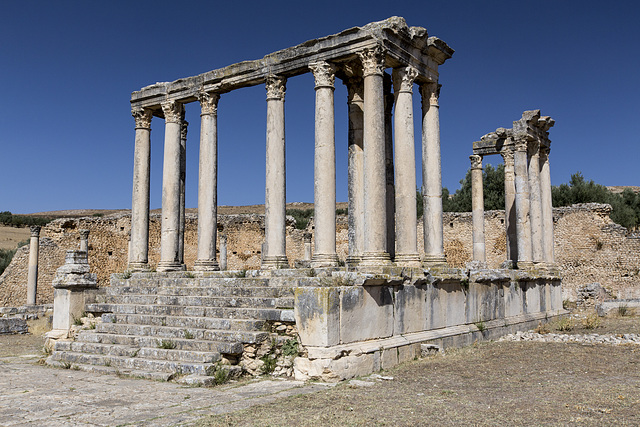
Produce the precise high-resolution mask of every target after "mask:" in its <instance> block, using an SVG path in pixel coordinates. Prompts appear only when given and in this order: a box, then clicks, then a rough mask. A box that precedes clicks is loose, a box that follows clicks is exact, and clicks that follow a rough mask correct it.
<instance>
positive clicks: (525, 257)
mask: <svg viewBox="0 0 640 427" xmlns="http://www.w3.org/2000/svg"><path fill="white" fill-rule="evenodd" d="M513 161H514V172H515V182H516V234H517V239H518V268H520V269H522V268H530V267H531V266H532V265H533V261H532V257H531V222H530V219H529V205H530V203H529V201H530V198H529V174H528V171H527V163H528V162H527V142H526V141H516V149H515V152H514V158H513Z"/></svg>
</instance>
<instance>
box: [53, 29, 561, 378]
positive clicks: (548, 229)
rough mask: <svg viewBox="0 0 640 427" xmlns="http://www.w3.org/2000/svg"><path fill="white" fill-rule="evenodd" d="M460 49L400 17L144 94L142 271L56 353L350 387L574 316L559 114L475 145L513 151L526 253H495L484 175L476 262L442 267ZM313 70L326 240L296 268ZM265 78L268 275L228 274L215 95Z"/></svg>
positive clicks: (111, 363) (200, 374)
mask: <svg viewBox="0 0 640 427" xmlns="http://www.w3.org/2000/svg"><path fill="white" fill-rule="evenodd" d="M452 54H453V50H452V49H451V48H449V47H448V46H447V45H446V44H445V43H444V42H443V41H441V40H439V39H438V38H436V37H430V36H428V34H427V31H426V30H425V29H424V28H421V27H408V26H407V25H406V23H405V21H404V19H402V18H397V17H394V18H389V19H387V20H385V21H381V22H375V23H371V24H368V25H366V26H364V27H356V28H352V29H349V30H345V31H343V32H341V33H339V34H336V35H331V36H327V37H323V38H320V39H316V40H312V41H308V42H305V43H302V44H300V45H298V46H295V47H292V48H289V49H285V50H282V51H278V52H275V53H272V54H269V55H267V56H265V57H264V58H263V59H260V60H256V61H248V62H242V63H238V64H234V65H230V66H228V67H225V68H221V69H217V70H213V71H210V72H207V73H204V74H200V75H197V76H193V77H187V78H184V79H180V80H176V81H174V82H170V83H156V84H154V85H151V86H147V87H145V88H142V89H141V90H140V91H137V92H134V93H133V95H132V99H131V105H132V112H133V116H134V118H135V126H136V128H135V161H134V174H133V176H134V185H133V201H132V206H133V208H132V229H131V242H130V253H129V271H128V272H126V273H125V274H122V275H114V276H113V278H112V281H111V286H110V287H108V288H107V289H106V292H105V294H104V295H103V296H102V297H101V302H98V303H93V304H88V305H87V306H86V311H87V312H90V313H94V314H96V315H98V314H100V315H101V316H102V320H103V321H102V323H100V324H99V325H98V326H97V327H96V329H95V330H87V331H83V332H82V333H80V335H79V336H78V339H77V340H75V341H73V342H58V343H56V347H55V350H56V351H55V352H54V354H53V355H52V356H51V358H50V359H49V363H50V364H58V365H59V364H66V365H76V366H77V367H78V368H80V369H88V370H100V371H108V372H109V371H113V370H116V369H117V370H118V372H120V373H121V374H123V373H129V374H131V375H142V376H147V377H154V378H157V377H161V378H164V379H168V378H177V377H176V375H177V376H181V375H187V378H190V379H189V380H188V381H200V380H201V379H202V378H206V377H207V376H211V375H213V374H214V373H216V372H218V371H219V370H220V369H228V370H230V371H232V370H234V369H236V370H238V369H239V367H241V368H242V369H244V370H245V371H248V372H250V373H256V372H260V371H262V372H271V371H272V370H273V368H274V366H273V365H272V364H271V363H270V360H272V359H273V360H277V363H275V371H273V372H275V373H279V374H289V375H290V374H295V376H296V378H299V379H308V378H318V379H323V380H337V379H342V378H349V377H352V376H356V375H362V374H366V373H370V372H373V371H375V370H379V369H383V368H389V367H391V366H393V365H395V364H397V363H400V362H402V361H405V360H410V359H413V358H414V357H415V356H419V355H420V354H421V352H423V351H428V350H429V349H432V348H435V347H443V346H452V345H455V346H459V345H464V344H467V343H471V342H473V341H474V340H477V339H486V338H492V337H497V336H499V335H501V334H503V333H507V332H512V331H514V330H517V329H523V328H528V327H530V326H532V325H535V324H537V322H538V321H540V320H541V319H547V318H549V317H553V316H556V315H558V314H561V313H562V312H563V310H562V297H561V292H560V277H559V276H558V274H557V272H556V271H555V270H554V268H553V255H552V253H551V255H549V254H548V253H547V252H545V250H546V249H547V247H548V246H549V242H552V239H553V232H552V220H551V217H550V209H549V208H550V202H549V201H548V200H547V197H548V194H547V193H548V183H549V181H548V179H549V178H548V176H549V174H548V163H546V161H542V162H540V160H539V158H538V153H539V152H543V153H547V151H545V150H546V149H547V148H548V145H549V144H548V138H547V133H546V132H547V130H548V128H549V127H550V126H551V125H552V124H553V122H552V121H551V120H550V119H548V118H544V117H540V116H539V113H537V112H526V113H525V115H524V116H523V119H522V120H521V121H518V122H516V123H515V124H514V128H513V130H510V131H506V130H504V131H502V130H498V131H497V132H496V133H495V137H494V136H490V137H485V138H483V140H482V141H481V142H480V143H476V144H475V145H474V155H477V156H482V155H486V154H493V153H502V154H503V155H505V159H506V156H508V155H509V154H508V153H511V155H512V156H514V157H515V189H513V185H514V184H513V181H514V178H507V180H508V179H511V181H508V182H506V183H505V185H506V186H507V190H508V191H511V193H510V194H512V195H514V197H515V202H513V197H512V198H511V199H510V200H511V203H512V204H515V213H514V214H513V215H514V217H513V218H517V223H516V220H515V219H513V218H511V216H510V220H509V221H508V223H507V233H508V234H509V233H511V234H513V233H514V231H513V230H514V229H515V230H516V231H515V233H516V234H517V239H516V238H515V237H514V238H513V239H512V238H511V237H510V240H509V241H510V242H513V243H512V244H511V243H510V248H511V249H510V252H509V260H510V261H515V262H506V263H505V264H504V267H505V268H503V269H498V270H488V269H486V267H485V265H484V264H483V261H484V255H483V253H484V249H483V245H484V243H483V235H482V209H481V206H482V203H481V202H482V193H481V191H480V193H478V182H476V181H477V179H478V178H477V175H478V174H477V171H478V170H477V169H475V170H474V189H475V193H474V194H475V196H474V215H476V214H478V215H479V217H478V218H476V219H475V220H474V259H475V260H476V261H477V262H476V263H472V264H470V265H469V266H468V268H464V269H460V268H449V267H448V266H447V265H446V259H445V256H444V248H443V224H442V198H441V190H442V185H441V162H440V130H439V116H438V97H439V92H440V86H439V83H438V76H439V66H440V65H442V64H444V62H445V61H446V60H447V59H449V58H450V57H451V56H452ZM303 73H312V74H313V76H314V78H315V87H314V90H315V95H316V98H315V99H316V110H315V157H314V165H315V167H314V173H315V179H314V182H315V184H314V209H315V213H314V226H315V227H314V230H313V233H314V234H313V242H314V247H313V250H312V251H311V250H309V251H308V252H309V253H308V254H306V255H305V259H308V258H310V260H309V261H310V264H308V265H310V268H298V269H293V268H290V265H289V260H288V259H287V256H286V251H285V249H286V248H285V242H286V239H285V199H286V198H285V196H286V194H285V171H286V161H285V135H284V123H285V117H284V99H285V87H286V82H287V79H290V78H294V77H295V76H298V75H300V74H303ZM336 77H337V78H338V79H340V80H342V82H343V83H344V84H345V85H346V86H347V89H348V107H349V108H348V114H349V137H348V143H349V146H348V153H349V154H348V186H349V188H348V190H349V191H348V206H349V209H348V215H349V233H348V234H349V254H348V258H347V259H346V260H344V261H346V264H347V265H346V267H341V266H340V265H341V261H342V260H339V259H338V256H337V253H336V216H335V207H336V206H335V204H336V195H335V194H336V193H335V187H336V178H335V176H336V162H335V152H336V147H335V130H334V129H335V127H334V102H335V100H334V88H335V83H336ZM255 85H264V87H265V90H266V104H267V117H266V189H265V194H266V198H265V242H264V245H263V262H262V268H261V269H260V270H253V271H251V270H250V271H219V270H220V267H219V264H218V262H219V260H218V259H217V258H216V246H217V242H216V240H217V236H216V233H217V228H218V227H217V200H216V192H217V162H218V158H217V144H218V141H217V131H216V129H217V105H218V100H219V99H220V98H221V97H224V96H225V94H226V93H228V92H230V91H233V90H235V89H238V88H242V87H247V86H255ZM414 85H417V88H418V89H419V96H420V97H421V100H422V120H421V128H420V130H421V132H422V138H421V139H422V165H423V166H422V181H423V183H424V184H423V188H422V192H423V195H424V217H423V221H424V226H423V229H424V248H423V250H419V249H418V243H417V242H418V238H417V217H416V207H415V188H416V168H415V155H414V153H415V150H414V136H415V132H416V131H415V128H414V117H413V115H412V114H413V113H412V103H413V96H414V92H413V89H414ZM309 89H310V90H311V88H309ZM191 103H198V104H199V107H200V111H201V123H200V129H201V130H200V163H199V184H198V233H197V240H198V257H197V260H196V262H195V266H194V271H193V272H184V271H183V270H185V266H184V261H183V253H182V251H183V247H184V218H185V214H184V175H185V154H184V152H185V144H186V136H187V135H186V129H187V123H186V122H185V120H184V111H185V107H186V106H188V104H191ZM153 117H157V118H160V119H164V126H165V141H164V167H163V179H162V230H161V250H160V261H159V263H158V265H157V266H155V268H156V269H157V272H156V271H154V266H152V265H149V193H150V179H149V174H150V144H151V140H150V130H151V122H152V118H153ZM492 135H493V134H492ZM527 150H528V151H527ZM544 156H546V154H544ZM545 159H546V157H545ZM474 160H476V161H477V160H478V158H477V157H474ZM545 165H546V166H545ZM510 176H511V175H510ZM480 179H481V172H480ZM480 189H481V182H480ZM549 200H550V199H549ZM508 203H509V202H508ZM512 211H514V208H513V207H512V208H511V210H510V211H509V212H512ZM536 215H537V216H536ZM534 216H535V219H534ZM529 218H531V219H529ZM513 224H516V225H515V228H514V227H513ZM476 234H477V239H476ZM511 234H510V236H511ZM548 239H551V240H548ZM310 241H311V240H309V239H307V240H305V245H306V244H307V243H308V244H309V245H310ZM516 248H517V250H516ZM551 248H552V246H551ZM311 252H312V253H311ZM421 252H423V256H422V257H421V256H420V253H421ZM516 267H517V268H516ZM99 299H100V298H99ZM292 349H293V350H292ZM269 366H271V368H269ZM198 378H200V380H198ZM183 379H184V377H183ZM204 382H206V381H204Z"/></svg>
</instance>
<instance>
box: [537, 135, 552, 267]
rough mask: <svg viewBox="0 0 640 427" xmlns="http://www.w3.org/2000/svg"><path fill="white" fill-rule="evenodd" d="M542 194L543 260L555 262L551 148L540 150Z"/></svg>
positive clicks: (550, 263) (549, 262) (548, 262)
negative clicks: (550, 166) (550, 165)
mask: <svg viewBox="0 0 640 427" xmlns="http://www.w3.org/2000/svg"><path fill="white" fill-rule="evenodd" d="M540 196H541V199H542V241H543V254H544V257H543V260H544V262H545V263H547V264H549V265H552V264H555V257H554V253H553V244H554V242H553V240H554V239H553V203H552V199H551V171H550V169H549V148H548V147H544V148H542V149H541V150H540Z"/></svg>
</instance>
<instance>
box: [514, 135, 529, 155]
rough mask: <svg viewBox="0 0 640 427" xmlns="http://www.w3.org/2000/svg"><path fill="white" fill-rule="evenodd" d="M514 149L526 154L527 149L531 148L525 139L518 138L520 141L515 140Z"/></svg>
mask: <svg viewBox="0 0 640 427" xmlns="http://www.w3.org/2000/svg"><path fill="white" fill-rule="evenodd" d="M514 147H515V151H525V152H526V151H527V148H528V147H529V143H528V142H527V140H526V139H524V138H518V139H516V140H514Z"/></svg>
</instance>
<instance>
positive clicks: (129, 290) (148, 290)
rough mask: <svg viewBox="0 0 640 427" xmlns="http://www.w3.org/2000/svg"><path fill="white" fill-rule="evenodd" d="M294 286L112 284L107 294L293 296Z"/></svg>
mask: <svg viewBox="0 0 640 427" xmlns="http://www.w3.org/2000/svg"><path fill="white" fill-rule="evenodd" d="M293 292H294V288H292V287H269V286H253V287H242V286H213V287H211V286H153V287H141V286H117V287H113V286H110V287H108V288H106V295H109V296H123V295H163V296H168V295H171V296H202V297H254V298H280V297H292V296H293Z"/></svg>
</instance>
